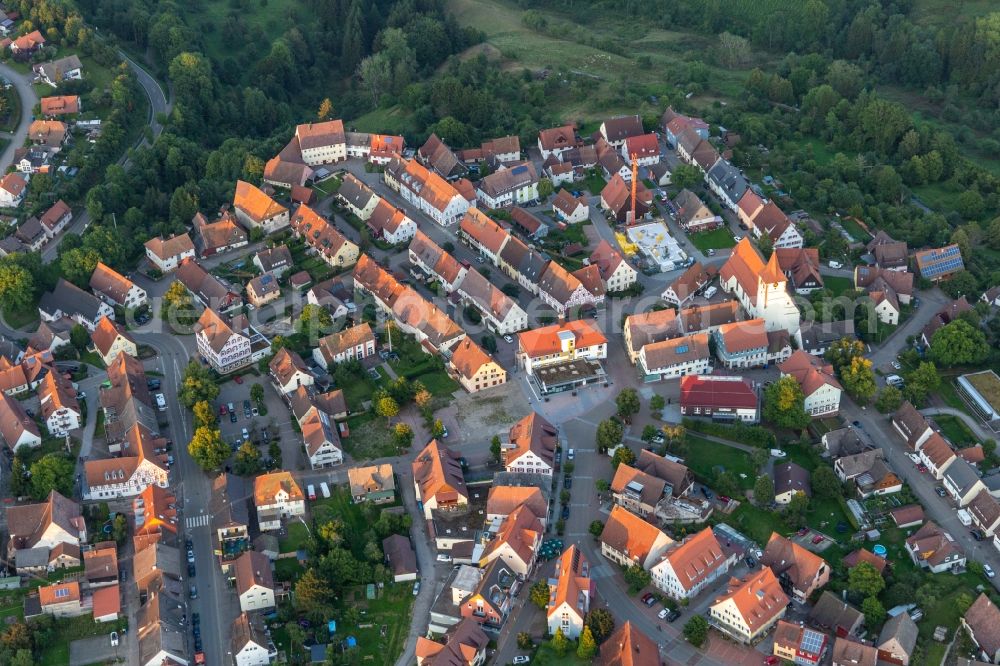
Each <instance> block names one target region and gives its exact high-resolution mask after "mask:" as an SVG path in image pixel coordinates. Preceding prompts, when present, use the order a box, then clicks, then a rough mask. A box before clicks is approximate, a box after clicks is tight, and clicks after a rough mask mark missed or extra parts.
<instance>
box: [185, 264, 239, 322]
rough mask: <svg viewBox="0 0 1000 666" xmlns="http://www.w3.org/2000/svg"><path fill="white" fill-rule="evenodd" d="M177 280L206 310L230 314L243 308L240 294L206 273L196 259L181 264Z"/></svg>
mask: <svg viewBox="0 0 1000 666" xmlns="http://www.w3.org/2000/svg"><path fill="white" fill-rule="evenodd" d="M177 280H178V281H179V282H180V283H181V284H183V285H184V287H185V288H186V289H187V290H188V291H189V292H190V293H191V295H192V296H194V299H195V300H196V301H197V302H199V303H201V304H202V305H203V306H205V307H206V308H209V309H213V310H218V311H219V312H228V311H229V310H233V309H236V308H239V307H242V306H243V298H242V297H241V296H240V294H239V292H237V291H236V290H234V289H233V288H232V287H230V285H229V284H227V283H225V282H223V281H222V280H221V279H219V278H217V277H215V276H214V275H212V274H211V273H209V272H208V271H206V270H205V269H204V267H202V265H201V264H199V263H198V262H197V261H195V260H194V259H185V260H184V261H182V262H181V263H180V265H179V266H178V267H177Z"/></svg>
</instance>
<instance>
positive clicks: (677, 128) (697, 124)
mask: <svg viewBox="0 0 1000 666" xmlns="http://www.w3.org/2000/svg"><path fill="white" fill-rule="evenodd" d="M660 127H661V128H662V130H663V136H664V138H665V139H666V141H667V144H668V145H670V146H673V145H675V144H676V143H677V137H678V136H679V135H680V134H681V133H682V132H684V131H685V130H688V129H690V130H692V131H693V132H694V133H695V134H696V135H698V136H699V137H701V138H702V139H707V138H708V131H709V127H708V123H706V122H705V121H704V120H702V119H701V118H697V117H694V116H685V115H684V114H682V113H677V112H676V111H674V108H673V107H672V106H668V107H667V110H666V111H664V112H663V115H662V116H661V117H660Z"/></svg>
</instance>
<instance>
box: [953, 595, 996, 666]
mask: <svg viewBox="0 0 1000 666" xmlns="http://www.w3.org/2000/svg"><path fill="white" fill-rule="evenodd" d="M961 622H962V628H963V629H965V631H966V633H968V634H969V638H971V639H972V642H973V643H975V645H976V649H977V650H978V656H980V657H982V658H983V660H984V661H986V662H988V663H990V664H998V663H1000V633H998V632H997V627H998V626H1000V609H998V608H997V606H996V604H994V603H993V601H992V600H990V598H989V597H988V596H986V593H985V592H981V593H980V594H979V596H978V597H977V598H976V601H975V602H974V603H973V604H972V606H970V607H969V610H967V611H965V615H963V616H962V619H961Z"/></svg>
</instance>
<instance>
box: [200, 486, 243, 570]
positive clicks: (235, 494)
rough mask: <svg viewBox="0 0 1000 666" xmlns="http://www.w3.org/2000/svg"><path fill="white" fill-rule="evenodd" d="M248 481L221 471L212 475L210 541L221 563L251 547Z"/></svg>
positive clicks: (232, 558) (230, 559) (229, 560)
mask: <svg viewBox="0 0 1000 666" xmlns="http://www.w3.org/2000/svg"><path fill="white" fill-rule="evenodd" d="M248 483H249V482H248V481H247V480H244V479H243V478H242V477H238V476H236V475H235V474H229V473H223V474H220V475H219V476H217V477H215V478H214V479H212V499H211V500H210V502H209V509H210V510H211V512H212V516H211V523H210V525H211V528H212V545H213V548H214V551H215V553H216V555H218V556H219V557H220V558H221V560H222V562H223V563H224V566H228V565H227V564H225V563H228V562H231V561H232V560H234V559H235V558H237V557H239V556H240V554H242V553H244V552H245V551H247V550H248V549H249V548H250V511H249V508H248V506H247V495H248V494H249V492H248V490H247V485H248Z"/></svg>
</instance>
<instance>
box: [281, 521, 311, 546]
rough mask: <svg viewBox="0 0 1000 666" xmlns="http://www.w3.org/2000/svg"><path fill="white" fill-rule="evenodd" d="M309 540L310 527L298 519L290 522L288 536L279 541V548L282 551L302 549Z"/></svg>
mask: <svg viewBox="0 0 1000 666" xmlns="http://www.w3.org/2000/svg"><path fill="white" fill-rule="evenodd" d="M308 542H309V529H308V528H307V527H306V526H305V525H303V524H302V523H300V522H299V521H297V520H292V521H289V522H288V536H286V537H285V538H283V539H281V540H280V541H279V542H278V550H279V552H282V553H294V552H296V551H298V550H302V549H303V548H305V547H306V544H307V543H308Z"/></svg>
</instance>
